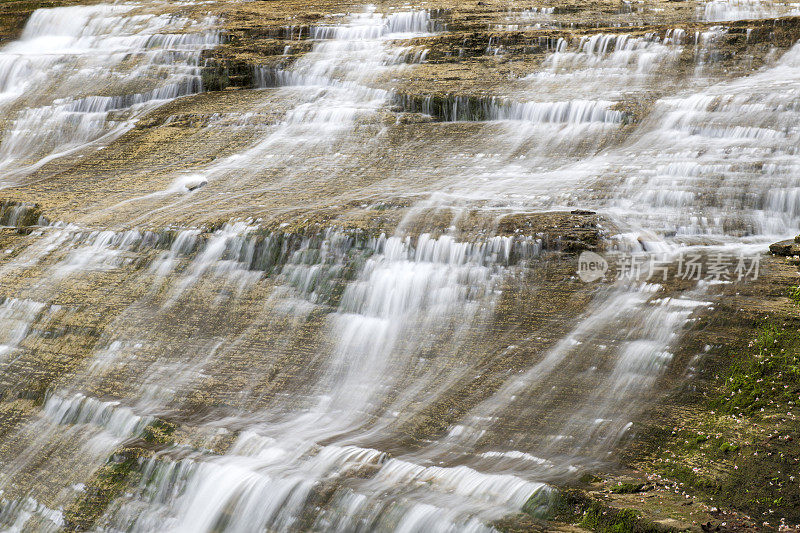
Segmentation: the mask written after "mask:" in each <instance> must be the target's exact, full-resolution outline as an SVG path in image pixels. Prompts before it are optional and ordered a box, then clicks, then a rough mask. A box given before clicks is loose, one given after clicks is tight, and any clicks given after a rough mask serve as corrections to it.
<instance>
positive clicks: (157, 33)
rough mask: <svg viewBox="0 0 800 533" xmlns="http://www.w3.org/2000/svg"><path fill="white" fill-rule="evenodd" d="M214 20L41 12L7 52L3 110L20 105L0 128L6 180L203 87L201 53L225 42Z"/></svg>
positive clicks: (107, 10)
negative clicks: (217, 31) (220, 41)
mask: <svg viewBox="0 0 800 533" xmlns="http://www.w3.org/2000/svg"><path fill="white" fill-rule="evenodd" d="M214 24H215V21H214V19H213V18H211V17H209V18H206V19H204V20H201V21H194V20H191V19H188V18H183V17H180V16H172V15H168V14H149V13H142V12H139V10H137V8H136V6H135V5H133V4H113V5H107V4H97V5H94V6H75V7H60V8H54V9H39V10H36V11H35V12H34V13H33V14H32V15H31V17H30V19H29V20H28V22H27V24H26V26H25V29H24V30H23V32H22V36H21V37H20V39H19V40H17V41H14V42H12V43H10V44H8V45H6V46H4V47H3V48H0V109H8V110H10V112H12V113H13V110H14V109H16V108H22V110H21V111H19V112H18V113H17V115H16V117H15V118H14V120H13V122H11V123H10V124H9V125H8V126H7V127H6V128H4V131H3V132H2V138H1V140H0V172H2V173H3V175H4V179H3V181H4V182H5V183H6V184H9V183H13V182H9V179H11V177H13V176H16V175H19V173H20V172H23V171H24V172H30V171H31V170H33V169H35V168H37V167H39V166H41V165H43V164H44V163H46V162H48V161H51V160H53V159H54V158H57V157H61V156H64V155H66V154H69V153H71V152H74V151H76V150H80V149H82V148H84V147H86V146H87V145H89V144H92V143H96V142H108V141H110V140H112V139H114V138H115V137H118V136H119V135H121V134H122V133H124V132H125V131H126V130H128V129H130V128H131V127H132V124H133V121H134V120H135V119H136V117H137V116H141V115H142V114H143V113H145V112H147V111H149V110H151V109H153V108H154V107H155V106H157V105H159V104H163V103H165V102H167V101H169V100H172V99H174V98H177V97H179V96H185V95H188V94H192V93H195V92H198V91H200V90H201V89H202V82H201V76H200V69H199V66H200V65H199V60H200V53H201V52H202V51H203V50H207V49H209V48H212V47H214V46H215V45H216V44H217V43H218V42H219V37H218V35H217V33H216V32H215V31H214V30H213V26H214ZM109 90H111V91H113V92H114V93H116V94H111V95H109V94H99V93H108V92H109Z"/></svg>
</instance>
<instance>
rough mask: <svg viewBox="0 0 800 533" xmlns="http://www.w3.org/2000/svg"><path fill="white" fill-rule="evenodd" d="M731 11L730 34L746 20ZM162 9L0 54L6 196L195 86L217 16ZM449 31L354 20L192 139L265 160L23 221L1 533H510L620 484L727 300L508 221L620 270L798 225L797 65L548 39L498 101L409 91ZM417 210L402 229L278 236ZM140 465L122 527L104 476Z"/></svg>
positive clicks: (327, 23) (531, 18) (137, 10)
mask: <svg viewBox="0 0 800 533" xmlns="http://www.w3.org/2000/svg"><path fill="white" fill-rule="evenodd" d="M721 3H722V2H717V1H714V2H709V3H707V4H706V7H705V13H706V18H707V19H708V20H717V18H715V17H730V18H743V17H740V16H738V15H734V16H731V15H725V14H719V13H720V12H721V8H720V7H719V5H718V4H721ZM727 4H732V3H731V2H726V5H727ZM737 5H738V4H737ZM156 7H157V6H156ZM156 7H154V8H153V11H149V10H148V9H146V8H145V7H143V6H139V5H134V4H115V5H111V6H109V5H96V6H89V7H69V8H56V9H52V10H40V11H36V12H35V13H34V14H33V15H32V16H31V19H30V20H29V21H28V24H27V26H26V29H25V31H24V33H23V35H22V37H21V39H20V40H19V41H16V42H14V43H11V44H9V45H6V46H5V47H4V48H3V49H2V50H0V89H2V100H0V112H2V113H3V114H4V116H7V117H9V120H8V121H7V124H8V125H7V127H6V129H5V132H4V138H3V141H2V143H0V172H2V173H3V176H4V178H3V179H4V181H5V183H6V184H7V185H10V184H11V183H12V182H13V181H14V180H17V179H20V176H22V175H23V174H24V173H26V172H28V173H29V172H35V170H36V168H37V167H39V166H42V165H44V164H45V163H48V162H52V161H54V160H55V159H56V158H58V157H59V156H63V155H65V154H68V153H71V152H75V153H77V154H79V155H84V154H88V153H89V150H86V148H87V147H89V146H93V145H94V143H97V144H98V145H101V146H107V147H109V148H110V147H112V146H113V140H114V139H115V138H116V137H118V136H119V135H121V134H122V133H123V132H125V131H127V130H129V129H130V128H132V127H133V125H134V122H135V120H136V119H137V118H139V117H141V116H143V115H144V114H145V113H147V112H148V111H152V110H153V109H154V108H155V107H156V106H159V105H162V104H164V103H166V102H167V101H168V100H173V99H175V98H177V97H179V96H183V95H188V94H191V93H194V92H197V91H199V90H200V89H201V87H200V70H199V66H198V65H199V59H200V53H201V52H202V51H203V50H205V49H207V48H210V47H213V46H214V45H215V44H217V42H218V40H219V38H218V36H217V34H216V32H215V31H214V29H213V27H214V26H215V24H217V22H218V21H217V19H216V18H214V17H211V16H209V17H208V18H202V19H199V20H198V19H194V18H191V17H189V16H188V15H165V14H163V13H161V14H159V13H158V11H157V10H156ZM710 12H713V13H712V14H709V13H710ZM67 15H69V16H67ZM765 16H774V15H765ZM508 18H509V19H513V20H517V19H520V20H521V22H520V24H519V25H517V24H514V25H512V26H513V27H510V28H506V31H517V30H518V29H519V26H520V25H522V26H527V25H536V27H537V28H540V27H542V26H549V25H555V24H556V21H555V18H556V13H555V10H554V9H553V8H541V9H536V10H528V11H523V12H521V13H517V12H514V13H510V14H509V15H508ZM493 27H494V26H493ZM443 28H444V25H443V24H440V23H439V22H438V21H437V20H435V17H433V16H432V12H430V11H426V10H409V11H389V12H388V13H381V12H379V11H378V9H377V8H376V7H374V6H370V7H368V8H367V9H365V10H364V11H363V12H356V13H353V14H349V15H341V16H335V17H334V16H331V17H328V18H326V19H324V20H323V22H321V23H319V24H316V25H312V26H311V27H310V28H309V30H308V33H307V35H303V34H302V32H301V33H300V36H301V37H306V38H307V39H308V40H309V41H310V42H309V43H307V44H308V51H307V52H306V53H305V54H303V55H301V56H299V57H297V58H296V59H295V60H294V61H293V62H291V64H285V65H283V66H282V67H281V68H261V67H259V68H257V69H256V71H255V76H254V79H255V85H257V88H256V89H255V90H254V91H250V92H248V94H251V93H254V94H255V96H253V100H252V101H253V102H257V103H256V104H255V105H253V107H252V108H248V109H243V110H241V113H240V114H239V115H237V116H234V117H230V116H222V115H215V116H214V117H213V118H212V119H211V120H209V121H208V122H207V123H206V124H205V125H203V126H201V127H198V128H196V129H197V130H200V133H197V132H195V133H197V134H198V135H202V134H203V132H211V131H216V130H218V129H222V128H230V129H231V130H232V131H235V132H236V133H237V135H238V134H241V136H242V138H245V139H248V142H247V143H245V144H246V146H243V147H242V146H239V147H238V148H237V149H233V150H229V152H232V153H225V155H224V156H220V157H219V158H216V159H215V160H213V161H212V162H210V163H208V164H205V165H203V166H195V167H193V168H191V169H189V170H183V171H179V172H171V173H169V175H167V176H159V177H158V181H157V183H158V185H157V186H155V187H154V188H152V190H148V191H146V192H145V193H142V191H141V190H139V189H136V191H134V192H131V193H130V194H128V195H127V196H126V197H124V199H122V200H120V199H119V197H116V196H115V197H114V199H113V201H109V202H107V203H102V202H101V201H98V206H99V207H98V209H97V210H96V211H97V212H95V213H92V215H91V216H87V217H84V218H82V219H78V220H71V221H70V223H63V222H55V221H51V220H48V218H47V217H44V216H40V215H38V212H36V211H35V210H36V209H38V208H37V207H36V206H34V205H33V204H27V203H15V204H11V203H9V204H3V207H2V211H0V222H2V223H3V224H4V225H5V226H7V227H6V228H5V229H12V228H13V231H14V232H15V235H17V237H15V238H19V239H23V238H25V239H29V240H26V241H24V244H21V243H20V241H16V240H15V241H13V242H12V244H10V245H9V246H10V247H9V248H8V249H7V250H6V251H5V253H6V255H8V256H9V258H10V259H8V260H7V261H4V262H2V265H1V266H0V276H2V277H3V279H5V280H8V281H7V282H5V283H4V284H3V285H2V288H3V291H4V298H3V299H2V300H1V301H0V324H1V325H2V331H0V378H2V379H0V395H2V398H3V400H4V401H6V400H8V402H9V403H10V407H9V408H8V410H9V411H12V412H14V413H16V412H19V415H18V416H16V415H15V417H14V418H13V420H14V423H13V424H11V425H10V426H8V427H5V426H4V427H3V428H2V429H3V439H4V440H5V441H6V442H8V443H9V444H8V446H6V447H4V448H3V449H2V450H0V491H2V492H0V524H2V527H4V528H6V529H8V530H20V531H22V530H26V529H37V530H58V529H59V528H64V527H70V528H81V527H86V528H90V529H93V530H104V531H154V530H169V531H187V532H188V531H191V532H197V531H242V532H244V531H264V530H268V531H291V530H341V531H371V530H378V531H384V530H387V531H388V530H394V531H404V532H427V531H462V530H463V531H476V532H477V531H491V530H492V529H493V525H494V523H495V521H496V520H499V519H502V518H503V517H505V516H508V515H512V514H514V513H516V512H518V511H519V510H520V509H522V508H523V506H525V508H526V510H528V511H529V512H531V513H536V512H543V511H545V510H546V509H547V507H548V505H549V504H550V502H551V498H552V496H553V494H554V491H556V490H557V489H556V487H557V486H558V485H559V484H560V483H562V482H564V481H568V480H571V479H574V478H575V477H576V476H577V475H579V473H581V472H583V471H584V470H586V469H590V468H592V467H595V466H597V465H604V464H607V461H609V459H610V458H611V457H612V456H613V452H614V450H615V449H616V448H615V447H616V446H617V445H618V444H619V442H620V441H621V440H622V439H624V438H625V437H626V436H627V435H628V433H629V431H630V429H631V423H632V421H633V420H634V419H636V417H637V416H638V415H639V414H640V412H641V410H642V408H643V407H644V406H645V405H646V403H647V402H646V401H645V400H646V398H647V397H649V396H651V395H654V391H656V390H657V388H658V383H659V380H660V379H661V378H662V377H663V376H664V374H665V373H666V372H667V370H668V369H669V368H670V365H672V364H673V363H674V359H675V356H674V352H675V350H676V347H677V344H678V342H679V340H680V333H681V331H682V329H683V328H684V327H685V326H686V325H687V323H689V322H690V321H691V320H692V313H693V312H694V311H695V310H697V309H700V308H703V307H706V306H709V305H712V298H711V296H710V295H709V294H708V287H709V285H710V283H709V282H707V281H700V282H698V283H696V284H693V286H692V287H691V288H690V289H689V290H686V291H683V292H682V293H680V294H678V295H675V294H672V293H670V292H669V291H668V290H667V289H665V287H664V284H663V283H662V282H661V281H662V280H659V279H658V277H657V276H656V277H655V278H653V279H650V280H648V281H643V280H642V281H639V280H630V279H619V280H617V281H616V282H613V283H606V284H603V285H601V286H592V285H587V284H581V283H580V282H579V281H576V279H575V276H574V266H575V265H572V264H570V265H569V267H568V268H566V269H565V267H564V263H563V261H562V260H560V259H558V258H559V257H561V256H560V255H559V252H558V251H554V248H558V247H559V246H561V247H562V248H564V249H567V248H568V247H569V245H570V243H569V242H561V241H568V238H567V237H566V236H564V238H563V239H562V238H559V239H557V240H558V241H559V242H558V243H556V244H554V243H553V242H549V241H548V238H547V235H546V233H547V232H541V231H531V232H527V231H525V230H524V229H520V228H524V225H522V224H521V225H520V226H519V227H516V228H512V230H508V229H507V228H508V221H509V220H515V219H514V217H518V216H522V217H528V216H535V215H541V214H542V213H545V214H547V213H546V212H547V211H549V210H556V209H560V208H564V207H569V209H568V210H571V209H572V207H573V206H579V207H581V208H590V209H595V210H598V211H601V212H602V213H603V214H604V216H606V217H607V219H609V220H611V221H612V222H613V225H611V224H610V226H611V227H609V228H607V232H608V235H607V236H608V243H607V244H608V248H609V249H613V250H616V252H618V253H628V252H635V253H637V254H642V255H646V256H647V257H648V258H650V257H651V256H652V254H654V253H658V254H661V256H664V257H666V258H667V259H670V260H672V259H674V258H675V257H676V256H677V255H678V254H679V253H681V252H682V251H684V250H686V249H691V250H696V251H699V252H702V253H711V252H714V251H719V250H724V251H726V252H732V253H733V252H737V253H738V252H741V251H742V250H745V249H749V248H747V247H748V246H750V247H752V248H756V247H758V246H762V247H763V245H764V243H767V242H770V240H774V239H775V238H776V237H781V236H786V235H787V234H790V233H792V232H797V230H798V226H800V203H798V202H800V194H798V190H800V183H797V180H796V179H795V178H794V177H793V176H795V175H796V172H794V171H795V170H796V167H797V162H796V161H795V159H796V157H795V153H794V152H795V149H794V146H795V145H796V144H797V139H796V133H797V132H796V131H795V129H796V128H794V126H793V125H794V124H795V123H796V122H797V120H796V119H797V116H796V115H797V110H796V109H795V108H796V106H795V105H794V101H795V100H796V98H797V96H798V95H797V94H796V93H797V91H796V86H797V85H798V83H797V82H798V78H800V74H799V73H800V63H798V60H797V57H798V49H797V48H793V49H791V50H790V51H789V52H787V53H786V54H785V55H783V57H781V58H780V59H778V60H777V61H776V62H774V63H768V64H767V65H766V66H765V67H764V69H763V70H761V71H760V72H758V73H755V74H752V75H751V76H749V77H746V78H740V79H734V80H723V81H720V80H719V79H716V78H714V76H716V74H715V73H714V72H713V71H710V70H709V69H706V68H705V67H704V65H705V63H704V61H705V60H706V58H707V57H708V56H709V54H708V53H707V52H708V51H709V49H711V48H712V47H713V46H714V43H715V42H716V41H715V39H714V36H717V35H722V34H723V33H724V31H725V30H724V29H719V28H712V29H709V30H708V32H707V34H700V33H698V35H695V36H694V37H692V36H687V34H686V32H685V31H684V30H682V29H680V28H672V29H669V30H661V31H660V33H659V32H656V31H654V32H652V33H647V34H634V33H633V32H632V33H631V34H630V35H628V34H622V33H613V34H611V33H596V34H591V35H586V36H584V37H580V38H574V39H569V38H566V39H565V38H561V39H560V40H555V39H554V40H553V46H548V52H547V53H546V54H545V56H544V58H543V60H542V61H541V63H540V64H537V66H536V67H535V68H532V69H531V70H532V71H531V72H528V73H526V74H525V75H524V76H520V77H519V79H515V80H514V87H515V89H514V91H509V92H508V93H506V94H503V95H502V96H495V97H486V98H483V97H463V98H459V97H451V98H450V99H447V98H443V97H441V95H437V96H426V97H422V98H418V99H416V100H414V99H408V98H403V97H401V96H400V95H399V93H396V92H395V91H394V90H393V83H394V82H395V80H396V79H397V78H401V77H402V76H404V75H407V74H408V73H409V72H414V68H415V67H416V66H419V65H421V64H423V63H425V62H426V60H427V57H428V52H429V50H428V48H427V47H426V45H422V44H420V42H421V41H424V40H425V39H435V38H437V37H439V36H440V33H441V32H442V31H443ZM286 33H287V35H288V36H289V37H290V38H294V37H295V35H296V33H297V32H296V31H295V30H293V29H291V28H289V29H288V30H287V31H286ZM704 35H705V37H704ZM297 40H298V41H299V40H300V38H299V37H298V39H297ZM501 56H502V50H499V51H498V56H497V57H499V58H500V59H497V61H502V58H501ZM687 56H691V57H693V61H694V64H693V68H690V69H687V68H685V66H684V67H681V68H683V69H684V70H683V71H682V72H685V77H684V78H682V79H677V78H675V79H673V78H671V74H672V72H673V71H674V70H675V69H677V68H679V66H680V62H681V61H682V59H681V58H685V57H687ZM492 57H495V56H492ZM493 61H494V60H493ZM698 65H699V66H698ZM424 66H426V67H427V66H429V65H424ZM695 67H696V68H695ZM46 79H47V80H52V81H51V83H50V84H49V85H47V86H43V83H42V80H46ZM387 80H388V81H387ZM654 86H656V87H657V89H654V88H653V87H654ZM240 92H241V93H245V91H240ZM231 93H233V91H225V94H226V97H230V94H231ZM481 98H482V99H481ZM476 102H478V103H476ZM631 102H634V103H635V104H637V105H638V107H639V108H641V109H645V113H646V114H645V116H634V115H635V114H636V113H639V114H642V113H643V112H642V111H641V110H640V109H634V110H631V108H635V107H637V106H636V105H628V104H630V103H631ZM265 113H272V114H273V115H270V117H269V119H264V120H261V119H262V118H263V115H264V114H265ZM401 114H402V119H401V117H400V115H401ZM634 118H635V119H636V120H635V121H634ZM169 120H172V117H170V119H169ZM179 120H181V117H180V116H178V118H177V121H179ZM634 122H635V124H633V123H634ZM419 132H422V133H419ZM433 135H436V136H437V137H436V138H437V139H442V141H441V142H430V136H433ZM104 150H105V148H104ZM392 154H394V155H392ZM397 154H399V155H397ZM86 157H89V156H86ZM362 157H363V158H364V159H363V160H362V159H361V158H362ZM371 165H372V166H374V168H375V169H377V170H375V171H374V172H375V173H377V174H379V176H378V177H377V178H375V177H374V176H372V175H371V174H370V169H369V168H367V167H370V166H371ZM621 176H622V177H621ZM754 176H757V177H758V178H759V179H757V180H755V179H753V178H754ZM37 177H38V176H37ZM293 191H299V192H297V193H296V194H297V195H296V196H293V194H294V192H293ZM248 202H249V203H248ZM383 202H385V203H383ZM395 205H398V206H402V208H403V211H402V217H399V218H398V219H397V220H393V221H392V223H391V224H389V225H390V226H392V231H390V232H388V233H386V232H373V231H370V229H369V228H368V229H343V228H340V227H333V228H331V227H328V228H326V229H324V230H319V231H317V230H310V229H304V230H303V231H294V230H293V229H292V227H291V225H290V223H289V222H283V223H280V224H272V225H269V224H262V222H263V220H262V219H261V218H259V216H260V214H261V213H264V212H268V213H270V214H271V215H273V218H274V219H275V220H282V217H285V218H286V220H291V222H292V223H295V222H296V218H297V213H301V215H300V218H303V217H306V219H308V218H311V217H312V216H316V215H317V214H318V213H317V212H316V211H315V210H316V209H320V210H321V212H323V214H327V213H329V212H330V210H333V209H334V208H337V209H340V210H347V209H352V211H353V212H356V213H360V212H361V211H359V210H364V211H367V210H372V211H373V212H378V213H383V212H384V210H390V209H387V206H390V207H392V206H395ZM250 207H252V208H253V209H254V210H258V211H257V212H258V213H259V215H256V214H253V213H250V212H249V211H248V209H249V208H250ZM323 208H325V209H329V211H325V210H324V209H323ZM731 211H733V212H731ZM205 212H208V213H210V215H209V217H208V218H207V219H205V222H209V221H212V223H206V224H203V225H202V227H200V225H199V224H198V226H197V227H192V225H191V224H187V223H185V221H186V220H190V221H191V220H197V219H198V218H199V215H198V214H199V213H200V214H202V213H205ZM570 215H574V216H576V217H577V216H583V215H581V214H580V212H578V213H570ZM387 216H388V215H387ZM170 217H174V219H170ZM120 220H122V221H124V222H120ZM162 220H166V221H169V220H177V221H180V223H177V222H175V223H172V222H165V223H164V224H161V223H160V222H161V221H162ZM525 220H527V219H525ZM574 220H575V219H569V225H570V227H569V228H568V230H570V231H573V230H575V228H574V227H572V226H575V225H576V223H575V222H574ZM106 222H107V223H106ZM104 223H105V224H104ZM310 227H312V226H310ZM647 254H650V255H647ZM53 376H54V377H53ZM132 450H135V451H132ZM123 474H124V475H125V476H127V477H125V476H122V475H123ZM115 476H122V477H124V479H125V485H121V486H119V487H117V485H114V484H113V483H112V485H113V487H114V489H115V490H114V491H113V492H110V493H109V494H110V496H109V497H108V498H106V500H104V501H103V502H102V505H100V504H99V503H97V500H98V498H97V497H96V494H97V492H96V491H95V488H96V487H95V485H92V484H93V483H94V484H98V483H99V484H102V483H104V482H106V481H108V480H109V479H111V480H116V479H118V477H115ZM98 480H100V481H98ZM117 489H118V490H117ZM90 504H91V505H90ZM92 506H94V507H92ZM87 509H88V510H87ZM87 516H88V517H89V518H87Z"/></svg>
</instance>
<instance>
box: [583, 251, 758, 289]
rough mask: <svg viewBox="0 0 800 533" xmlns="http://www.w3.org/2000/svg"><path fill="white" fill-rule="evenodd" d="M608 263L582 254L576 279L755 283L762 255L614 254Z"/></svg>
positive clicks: (589, 254)
mask: <svg viewBox="0 0 800 533" xmlns="http://www.w3.org/2000/svg"><path fill="white" fill-rule="evenodd" d="M610 257H611V258H612V259H613V260H614V261H613V264H614V266H613V268H612V267H610V266H609V262H608V260H606V258H605V257H603V256H602V255H600V254H596V253H594V252H588V251H586V252H583V253H581V255H580V257H579V258H578V272H577V273H578V277H579V278H580V279H581V280H582V281H584V282H586V283H590V282H592V281H597V280H599V279H603V278H605V277H606V274H613V276H612V278H613V280H619V279H624V280H631V281H652V282H657V281H667V279H669V277H670V275H671V276H672V278H673V279H680V280H693V281H716V282H740V281H743V280H753V281H754V280H757V279H758V274H759V268H760V265H761V256H760V255H758V254H755V255H741V254H738V255H737V254H726V253H722V252H716V253H713V254H710V255H703V254H700V253H698V252H689V253H679V254H667V253H661V254H659V253H644V252H639V253H628V254H624V253H615V254H613V255H612V256H610Z"/></svg>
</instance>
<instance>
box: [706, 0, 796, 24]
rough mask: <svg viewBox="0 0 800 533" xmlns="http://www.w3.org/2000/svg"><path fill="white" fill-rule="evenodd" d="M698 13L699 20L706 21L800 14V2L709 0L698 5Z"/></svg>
mask: <svg viewBox="0 0 800 533" xmlns="http://www.w3.org/2000/svg"><path fill="white" fill-rule="evenodd" d="M697 14H698V17H697V18H698V19H699V20H703V21H706V22H725V21H735V20H747V19H767V18H778V17H789V16H797V15H799V14H800V4H799V3H797V2H775V1H772V0H709V1H706V2H704V3H701V4H700V5H699V6H698V8H697Z"/></svg>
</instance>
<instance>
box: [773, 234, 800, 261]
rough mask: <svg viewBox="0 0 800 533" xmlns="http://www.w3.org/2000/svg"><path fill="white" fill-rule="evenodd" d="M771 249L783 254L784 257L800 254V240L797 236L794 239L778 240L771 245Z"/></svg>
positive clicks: (776, 253)
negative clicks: (799, 240)
mask: <svg viewBox="0 0 800 533" xmlns="http://www.w3.org/2000/svg"><path fill="white" fill-rule="evenodd" d="M769 251H770V252H772V253H773V254H775V255H781V256H784V257H793V256H795V255H800V242H798V240H797V237H795V238H794V239H789V240H785V241H780V242H776V243H774V244H770V245H769Z"/></svg>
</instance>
